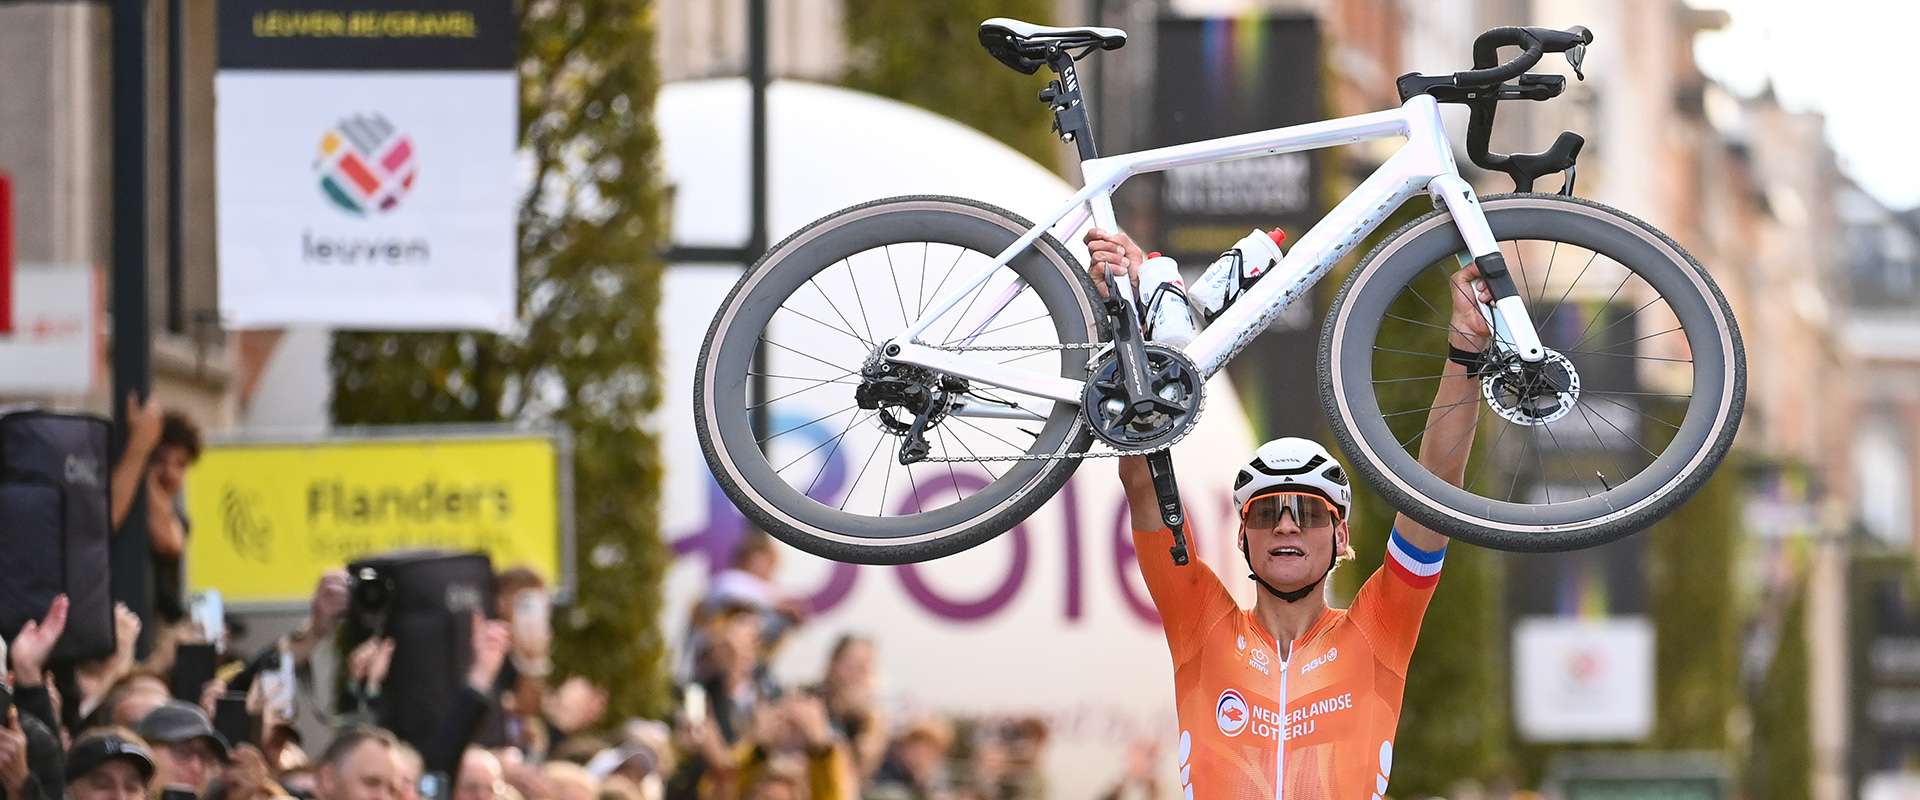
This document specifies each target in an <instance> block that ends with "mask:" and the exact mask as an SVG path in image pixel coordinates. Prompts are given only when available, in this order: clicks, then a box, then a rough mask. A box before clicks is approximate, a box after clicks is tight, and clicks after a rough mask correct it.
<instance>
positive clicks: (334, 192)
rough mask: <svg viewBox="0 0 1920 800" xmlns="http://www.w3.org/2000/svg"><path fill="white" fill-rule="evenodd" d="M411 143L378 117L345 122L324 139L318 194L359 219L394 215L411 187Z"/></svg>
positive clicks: (358, 116) (315, 168)
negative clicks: (385, 213) (393, 212)
mask: <svg viewBox="0 0 1920 800" xmlns="http://www.w3.org/2000/svg"><path fill="white" fill-rule="evenodd" d="M415 166H416V165H415V163H414V158H413V140H412V139H411V138H409V137H408V136H407V135H406V134H404V133H401V132H400V130H399V129H398V128H395V127H394V126H393V123H391V122H388V121H387V118H386V117H383V116H381V115H379V114H372V115H362V114H356V115H354V116H352V117H350V118H347V119H343V120H341V121H340V124H338V125H335V126H333V127H332V128H330V129H328V130H327V132H326V134H324V135H322V136H321V137H320V157H319V159H318V160H317V161H315V162H314V165H313V171H314V172H315V173H316V174H317V175H318V176H319V178H320V191H321V192H322V193H324V194H326V196H327V199H328V200H330V201H332V202H333V204H334V205H336V206H339V207H340V209H341V210H343V211H345V212H347V213H349V214H352V215H354V216H356V217H364V216H366V215H367V214H369V213H371V212H375V211H380V212H385V211H392V210H393V208H394V206H397V205H399V203H400V198H402V197H405V196H406V194H407V192H408V191H409V190H411V189H412V188H413V178H414V174H415V172H416V169H415Z"/></svg>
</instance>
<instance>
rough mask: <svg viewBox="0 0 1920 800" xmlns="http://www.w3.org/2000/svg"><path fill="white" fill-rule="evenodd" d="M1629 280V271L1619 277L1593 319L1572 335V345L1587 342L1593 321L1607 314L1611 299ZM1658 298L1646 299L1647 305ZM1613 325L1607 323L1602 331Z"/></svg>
mask: <svg viewBox="0 0 1920 800" xmlns="http://www.w3.org/2000/svg"><path fill="white" fill-rule="evenodd" d="M1630 280H1633V273H1631V272H1629V273H1627V277H1624V278H1621V279H1620V285H1619V286H1615V287H1613V293H1612V294H1609V295H1607V300H1606V302H1604V303H1601V304H1600V311H1599V312H1598V313H1596V314H1594V315H1593V319H1590V320H1587V325H1586V327H1584V328H1581V329H1580V333H1579V335H1577V336H1575V337H1573V346H1574V347H1579V346H1580V345H1583V344H1586V343H1587V338H1588V337H1587V331H1590V330H1593V323H1595V322H1597V321H1599V319H1600V318H1601V317H1604V316H1606V315H1607V307H1608V306H1611V305H1613V299H1614V298H1616V297H1619V296H1620V290H1622V289H1625V288H1627V281H1630ZM1659 300H1660V298H1659V297H1657V296H1656V297H1655V298H1654V299H1652V300H1648V301H1647V306H1650V305H1653V304H1654V303H1656V302H1658V301H1659ZM1647 306H1641V307H1640V308H1636V309H1634V310H1633V314H1638V313H1640V310H1641V309H1644V308H1646V307H1647ZM1633 314H1628V315H1627V317H1631V316H1633ZM1623 319H1624V317H1623ZM1618 324H1620V323H1618V322H1615V323H1614V324H1613V325H1618ZM1613 325H1608V326H1607V327H1606V328H1604V329H1602V332H1604V331H1606V330H1611V329H1612V328H1613Z"/></svg>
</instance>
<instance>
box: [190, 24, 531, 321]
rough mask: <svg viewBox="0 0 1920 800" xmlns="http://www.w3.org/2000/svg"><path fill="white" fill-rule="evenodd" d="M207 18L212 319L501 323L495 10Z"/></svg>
mask: <svg viewBox="0 0 1920 800" xmlns="http://www.w3.org/2000/svg"><path fill="white" fill-rule="evenodd" d="M219 14H220V21H219V26H220V30H219V32H220V54H219V59H220V69H219V73H218V75H217V77H216V78H215V81H214V88H215V93H216V95H217V97H218V103H217V110H216V119H215V124H216V126H217V127H216V130H217V136H218V138H217V142H216V147H215V150H216V161H217V179H216V182H217V187H218V188H217V192H218V200H217V209H218V215H219V226H218V227H219V261H220V311H221V315H222V317H223V318H224V322H225V324H226V326H227V327H228V328H260V327H277V326H284V325H294V324H323V325H331V326H335V327H343V328H376V329H387V330H391V329H468V328H471V329H490V330H504V329H505V328H507V327H508V326H509V325H510V324H511V323H512V321H513V319H514V316H515V310H516V304H515V265H516V262H517V258H516V255H517V248H516V247H515V240H514V232H515V230H516V216H515V211H516V207H517V202H518V199H519V192H518V191H517V189H516V186H517V183H516V180H515V177H514V173H515V159H514V151H515V146H516V144H517V142H518V135H519V128H518V124H517V123H518V118H519V98H518V96H517V94H516V91H517V86H518V82H517V80H516V78H515V74H514V71H513V65H514V36H515V32H516V30H517V27H516V23H515V20H514V17H513V14H512V6H511V4H510V3H509V2H508V0H418V1H417V2H415V1H413V0H379V1H378V2H367V1H366V0H229V1H228V2H223V3H221V4H220V11H219Z"/></svg>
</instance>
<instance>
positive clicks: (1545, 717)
mask: <svg viewBox="0 0 1920 800" xmlns="http://www.w3.org/2000/svg"><path fill="white" fill-rule="evenodd" d="M1513 679H1514V721H1515V723H1516V727H1517V728H1519V731H1520V735H1521V736H1524V737H1526V738H1527V739H1529V740H1531V741H1536V742H1569V741H1639V740H1641V739H1644V738H1646V737H1647V736H1648V735H1649V734H1651V733H1652V732H1653V625H1652V623H1651V622H1649V621H1648V620H1647V618H1645V617H1609V618H1602V619H1580V618H1564V617H1528V618H1523V619H1521V620H1520V621H1519V622H1518V623H1517V624H1515V625H1514V629H1513Z"/></svg>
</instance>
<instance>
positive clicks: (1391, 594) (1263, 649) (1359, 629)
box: [1133, 528, 1446, 800]
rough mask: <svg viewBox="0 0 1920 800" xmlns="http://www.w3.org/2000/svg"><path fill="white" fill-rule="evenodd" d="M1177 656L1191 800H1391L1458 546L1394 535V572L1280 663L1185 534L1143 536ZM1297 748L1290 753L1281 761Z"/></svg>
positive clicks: (1363, 590)
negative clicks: (1179, 545)
mask: <svg viewBox="0 0 1920 800" xmlns="http://www.w3.org/2000/svg"><path fill="white" fill-rule="evenodd" d="M1133 537H1134V546H1135V548H1136V552H1139V553H1140V554H1142V557H1141V558H1140V560H1139V561H1140V574H1141V575H1142V576H1143V577H1144V578H1146V583H1147V589H1148V591H1150V592H1151V593H1152V594H1153V601H1154V604H1155V605H1156V606H1158V607H1159V609H1160V616H1161V619H1162V621H1163V624H1164V625H1165V627H1166V631H1167V646H1168V648H1169V649H1171V650H1172V651H1173V684H1174V695H1175V703H1176V705H1177V707H1178V709H1179V715H1180V750H1179V757H1180V779H1181V783H1182V784H1184V785H1183V787H1182V789H1183V791H1182V795H1181V796H1184V798H1186V800H1379V798H1380V796H1382V795H1385V794H1386V789H1387V778H1388V776H1390V775H1391V774H1392V770H1393V733H1394V728H1395V727H1396V726H1397V725H1398V723H1399V720H1400V695H1401V692H1402V690H1404V689H1405V688H1406V677H1407V661H1408V660H1409V659H1410V658H1412V656H1413V645H1414V641H1415V639H1416V638H1418V636H1419V633H1420V618H1421V616H1422V615H1424V614H1425V613H1426V610H1427V601H1428V600H1429V599H1430V598H1432V597H1433V587H1434V584H1436V583H1438V582H1439V580H1440V563H1441V557H1442V556H1443V555H1444V554H1445V553H1446V550H1445V548H1442V549H1441V550H1439V551H1437V552H1433V553H1428V552H1424V551H1421V550H1419V549H1416V548H1414V547H1413V546H1412V545H1410V544H1408V543H1407V542H1406V540H1404V539H1402V538H1400V534H1399V532H1398V531H1396V532H1394V534H1393V535H1392V536H1391V537H1389V538H1390V540H1389V542H1388V544H1387V559H1386V566H1385V567H1383V568H1381V569H1380V570H1378V571H1376V572H1375V573H1374V574H1373V576H1372V577H1370V578H1368V579H1367V582H1366V584H1365V585H1363V586H1361V587H1360V593H1359V594H1358V595H1357V596H1355V597H1354V599H1353V605H1352V607H1350V608H1347V609H1344V610H1342V609H1328V610H1327V612H1326V613H1325V614H1324V615H1322V616H1321V617H1320V619H1319V621H1317V622H1315V623H1314V624H1313V627H1312V628H1310V629H1308V631H1307V633H1306V635H1304V636H1301V637H1300V638H1298V639H1295V640H1294V641H1293V643H1292V644H1293V646H1292V647H1290V648H1287V650H1288V652H1289V653H1290V656H1289V657H1288V658H1287V659H1286V660H1281V658H1280V657H1279V653H1280V651H1279V649H1278V648H1277V647H1276V646H1275V643H1274V639H1273V637H1272V635H1270V634H1268V633H1267V631H1266V630H1265V629H1263V628H1261V627H1260V625H1259V623H1258V622H1256V621H1255V619H1254V617H1253V613H1252V612H1251V611H1249V610H1243V609H1241V608H1240V605H1239V604H1238V603H1236V602H1235V601H1234V599H1233V597H1232V596H1231V595H1229V594H1228V593H1227V589H1226V587H1225V586H1224V585H1222V584H1221V583H1220V578H1219V577H1218V576H1217V575H1215V574H1214V572H1213V570H1212V569H1211V568H1209V567H1207V566H1206V565H1205V564H1204V563H1201V562H1199V561H1198V559H1196V560H1195V562H1194V563H1192V564H1190V565H1188V566H1185V567H1177V566H1174V565H1173V563H1172V560H1171V559H1168V558H1150V557H1147V555H1146V554H1150V553H1151V554H1159V553H1165V552H1166V551H1167V548H1168V547H1169V546H1171V545H1172V539H1173V535H1172V532H1171V531H1169V530H1168V529H1166V528H1161V529H1160V530H1158V531H1155V532H1153V533H1141V532H1139V531H1135V532H1134V534H1133ZM1282 748H1284V751H1285V757H1284V758H1281V757H1279V756H1280V752H1281V750H1282Z"/></svg>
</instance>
